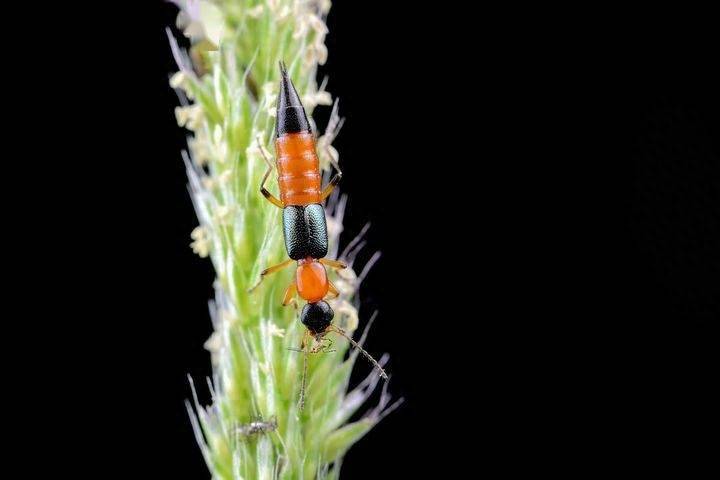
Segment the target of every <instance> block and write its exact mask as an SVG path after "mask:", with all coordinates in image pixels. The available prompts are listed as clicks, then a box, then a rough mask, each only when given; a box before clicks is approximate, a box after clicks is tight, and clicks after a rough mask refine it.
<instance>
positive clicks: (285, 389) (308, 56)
mask: <svg viewBox="0 0 720 480" xmlns="http://www.w3.org/2000/svg"><path fill="white" fill-rule="evenodd" d="M175 3H176V4H177V5H178V6H179V7H180V14H179V15H178V28H179V29H180V30H181V31H182V32H183V34H184V35H185V36H186V37H187V38H188V39H189V42H190V45H191V46H190V49H189V50H188V51H185V50H183V49H182V48H181V47H180V46H179V45H178V42H177V41H176V39H175V38H173V36H172V35H169V38H170V44H171V47H172V52H173V55H174V57H175V60H176V63H177V65H178V68H179V71H178V72H177V73H175V74H174V75H173V76H172V78H171V79H170V84H171V86H172V87H173V88H175V89H176V90H177V92H178V96H179V99H180V106H179V107H177V109H176V117H177V120H178V124H179V125H180V126H181V127H185V128H186V129H188V130H189V131H190V132H191V135H190V136H189V138H188V151H187V152H183V158H184V161H185V165H186V168H187V175H188V180H189V189H190V193H191V196H192V200H193V203H194V205H195V210H196V212H197V216H198V219H199V222H200V225H199V226H198V227H197V228H196V229H195V230H194V231H193V232H192V233H191V239H192V243H191V247H192V249H193V250H194V251H195V252H196V253H197V254H198V255H200V256H202V257H209V258H210V260H211V261H212V264H213V266H214V268H215V271H216V274H217V279H216V281H215V298H214V300H213V301H211V302H210V314H211V319H212V323H213V326H214V333H213V334H212V336H211V337H210V339H209V340H208V341H207V344H206V347H207V348H208V350H209V351H210V352H211V357H212V364H213V379H212V381H209V382H208V388H209V390H210V393H211V405H210V406H202V405H201V404H200V401H199V400H198V397H197V395H196V394H195V388H194V387H193V396H194V405H190V404H189V405H188V409H189V411H190V414H191V420H192V422H193V426H194V429H195V432H196V436H197V440H198V442H199V444H200V448H201V450H202V453H203V456H204V457H205V461H206V462H207V465H208V468H209V469H210V471H211V473H212V475H213V478H217V479H255V478H258V479H274V478H280V479H300V478H305V479H311V478H328V479H333V478H338V477H339V472H340V466H341V464H342V458H343V456H344V454H345V452H346V451H347V449H348V448H350V446H351V445H352V444H353V443H355V442H357V441H358V440H359V439H360V438H361V437H362V436H363V435H364V434H365V433H367V432H368V430H370V429H371V428H372V427H373V426H374V425H375V424H376V423H377V422H378V421H380V419H382V418H383V417H384V415H386V414H387V413H388V412H389V411H391V410H392V408H394V406H396V405H397V402H396V403H395V404H392V405H391V404H390V397H389V395H388V394H387V391H386V390H385V388H386V386H384V387H383V390H382V393H381V395H380V400H379V403H378V404H377V405H376V406H375V407H374V408H371V409H370V410H369V411H367V412H366V413H365V414H364V415H363V416H362V417H361V418H360V419H359V420H357V421H354V422H350V423H349V419H350V418H351V417H352V416H353V415H354V414H355V413H356V412H357V411H358V410H359V409H360V408H361V407H362V405H363V403H364V402H365V401H366V400H367V398H368V397H369V395H370V394H371V393H372V392H373V391H374V390H375V389H376V387H377V386H378V382H379V377H378V375H377V374H376V373H375V372H371V373H370V374H369V375H368V377H367V378H366V379H365V380H364V381H363V382H361V383H360V384H359V385H358V386H357V387H355V388H354V389H353V390H351V391H348V388H349V380H350V373H351V370H352V368H353V365H354V363H355V360H356V359H357V356H358V354H357V352H356V351H352V352H351V353H350V354H349V355H348V356H347V358H345V353H346V352H347V349H348V344H347V342H345V341H342V340H341V341H337V342H335V347H336V349H337V352H336V353H326V354H320V355H313V356H311V358H310V360H309V366H308V383H307V398H306V403H305V409H304V410H302V411H301V410H299V409H298V404H297V402H298V397H299V388H300V375H301V369H302V354H300V353H298V352H296V351H293V350H292V349H291V348H293V347H294V348H297V347H298V346H299V345H300V342H301V338H302V336H303V333H304V326H303V325H302V324H301V323H300V322H299V321H298V320H297V312H296V311H295V310H294V309H293V308H283V307H282V306H281V305H280V301H279V299H280V297H281V295H282V292H283V290H284V288H285V286H287V285H288V284H289V283H290V281H291V279H290V276H289V275H291V272H289V271H288V272H284V273H278V274H276V275H275V276H274V278H273V277H268V278H267V279H266V280H265V281H264V282H263V285H262V287H261V288H259V289H258V290H257V291H256V292H254V293H253V294H252V295H251V294H249V293H248V289H249V288H250V287H251V286H252V285H253V284H254V283H255V281H256V280H257V278H258V276H259V274H260V271H261V270H262V269H263V268H264V267H265V266H267V265H272V264H276V263H279V262H280V261H282V260H284V259H285V258H286V252H285V249H284V244H283V240H282V229H281V215H280V211H279V209H276V208H274V207H273V206H272V205H270V204H269V203H267V202H266V201H265V199H264V198H263V197H262V196H261V195H260V194H259V185H260V181H261V179H262V176H263V173H264V170H265V163H264V160H263V158H262V155H263V154H266V155H269V154H270V150H271V149H270V146H271V140H272V134H273V127H274V116H275V102H276V97H277V89H278V84H279V70H278V68H277V65H278V61H279V60H284V61H285V62H286V63H287V66H288V72H289V73H290V75H291V76H292V78H293V81H294V83H295V86H296V87H297V89H298V92H300V94H301V96H302V99H303V103H304V104H305V107H306V109H307V110H308V113H309V114H310V113H311V112H312V110H313V108H314V107H316V106H318V105H332V97H331V95H330V93H328V92H327V91H325V88H324V87H325V85H324V84H323V85H320V86H319V87H318V85H317V83H316V81H315V78H316V73H317V67H318V65H319V64H323V63H324V62H325V60H326V58H327V48H326V47H325V43H324V40H325V35H326V34H327V26H326V24H325V21H324V19H325V16H326V15H327V13H328V11H329V9H330V2H329V0H317V1H308V0H263V1H249V0H248V1H240V0H215V1H198V0H176V1H175ZM168 32H169V31H168ZM339 127H340V121H339V117H338V112H337V105H335V107H334V108H333V110H332V115H331V119H330V122H329V124H328V128H327V129H326V131H325V133H324V134H323V135H320V136H319V137H318V139H317V143H318V154H319V156H320V160H321V165H322V167H323V169H324V170H326V171H327V170H329V165H330V160H329V158H328V156H330V155H332V156H333V157H335V159H337V158H338V152H337V151H336V150H335V149H334V148H333V147H332V146H331V145H330V144H331V142H332V140H333V139H334V138H335V135H336V134H337V130H338V129H339ZM270 185H271V188H273V187H275V186H274V184H270ZM275 188H276V187H275ZM344 207H345V198H344V197H341V196H339V195H337V194H334V195H333V196H332V197H331V199H330V201H329V202H328V206H327V212H328V219H327V221H328V234H329V237H330V252H329V255H330V256H333V257H336V256H339V257H340V258H343V259H344V260H345V261H347V262H348V263H349V264H350V266H351V268H348V269H345V270H341V271H339V272H338V273H337V274H335V277H334V278H333V279H332V280H333V283H334V284H335V286H336V287H337V289H338V290H339V292H340V296H339V297H338V298H336V299H334V300H331V301H330V304H331V306H332V308H333V310H334V311H335V312H336V317H335V323H336V324H337V325H338V326H339V327H341V328H342V329H344V330H345V331H347V332H348V333H349V334H352V333H353V332H354V331H355V330H356V329H357V327H358V318H359V316H358V300H357V295H356V294H357V290H358V287H359V285H360V283H361V282H362V279H363V278H364V276H365V274H366V273H367V269H368V268H369V267H370V266H371V264H372V263H374V261H375V260H377V255H375V256H373V257H372V259H371V260H370V262H368V265H366V266H365V268H364V269H363V270H362V271H361V273H360V274H359V275H358V274H356V272H355V270H354V269H353V268H352V267H353V263H354V260H355V258H356V255H357V252H358V250H359V249H360V248H362V246H363V242H362V241H361V239H358V240H357V241H354V242H352V243H351V244H350V245H348V246H347V248H346V249H345V250H344V252H342V253H341V254H340V255H338V239H339V236H340V233H341V232H342V218H343V213H344ZM363 234H364V231H363ZM371 323H372V322H371V321H370V322H368V327H369V325H370V324H371ZM366 332H367V329H366V330H365V333H366ZM364 338H365V334H363V335H362V336H361V338H360V340H359V342H360V343H361V344H362V342H363V341H364ZM386 361H387V357H386V356H383V357H381V358H380V364H384V363H385V362H386Z"/></svg>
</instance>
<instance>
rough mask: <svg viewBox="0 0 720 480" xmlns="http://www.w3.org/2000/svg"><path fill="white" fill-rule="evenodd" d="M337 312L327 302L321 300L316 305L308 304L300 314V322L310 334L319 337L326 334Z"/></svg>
mask: <svg viewBox="0 0 720 480" xmlns="http://www.w3.org/2000/svg"><path fill="white" fill-rule="evenodd" d="M334 316H335V312H333V309H332V308H330V305H328V303H327V302H325V301H323V300H320V301H319V302H315V303H306V304H305V306H304V307H303V309H302V312H301V313H300V321H301V322H302V323H303V325H305V326H306V327H307V329H308V330H310V333H311V334H313V335H317V334H318V333H322V332H324V331H325V330H326V329H327V327H329V326H330V322H332V319H333V317H334Z"/></svg>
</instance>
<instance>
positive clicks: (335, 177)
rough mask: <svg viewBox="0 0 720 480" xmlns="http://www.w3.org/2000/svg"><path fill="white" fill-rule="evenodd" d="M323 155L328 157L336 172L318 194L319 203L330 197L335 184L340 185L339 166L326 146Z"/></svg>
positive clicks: (340, 174) (340, 172)
mask: <svg viewBox="0 0 720 480" xmlns="http://www.w3.org/2000/svg"><path fill="white" fill-rule="evenodd" d="M325 154H326V155H327V156H328V160H330V163H331V164H332V166H333V167H334V168H335V170H337V172H335V175H333V177H332V179H331V180H330V183H328V184H327V186H326V187H325V188H324V189H323V191H322V193H321V194H320V201H321V202H322V201H323V200H325V199H326V198H327V197H329V196H330V194H331V193H332V191H333V190H335V187H336V186H337V184H338V183H340V179H342V170H340V165H338V163H337V161H335V157H333V155H332V152H331V151H330V149H329V148H328V147H327V146H326V147H325Z"/></svg>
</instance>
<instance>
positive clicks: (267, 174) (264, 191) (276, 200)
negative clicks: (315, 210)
mask: <svg viewBox="0 0 720 480" xmlns="http://www.w3.org/2000/svg"><path fill="white" fill-rule="evenodd" d="M257 144H258V148H259V149H260V155H262V157H263V159H264V160H265V163H267V166H268V168H267V170H265V175H263V179H262V182H261V183H260V193H262V194H263V196H264V197H265V198H267V199H268V201H269V202H270V203H272V204H273V205H275V206H276V207H278V208H285V205H283V202H282V200H280V199H279V198H277V197H276V196H275V195H273V194H272V193H270V192H269V191H268V189H266V188H265V182H267V179H268V177H270V173H272V171H273V168H274V165H273V164H272V162H271V161H270V159H269V158H268V156H267V155H265V147H263V145H262V142H261V141H260V137H258V138H257Z"/></svg>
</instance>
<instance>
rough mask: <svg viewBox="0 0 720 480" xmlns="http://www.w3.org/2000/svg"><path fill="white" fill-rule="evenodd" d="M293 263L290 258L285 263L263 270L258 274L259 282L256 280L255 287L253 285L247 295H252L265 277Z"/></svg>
mask: <svg viewBox="0 0 720 480" xmlns="http://www.w3.org/2000/svg"><path fill="white" fill-rule="evenodd" d="M294 261H295V260H293V259H292V258H290V259H287V260H285V261H284V262H282V263H278V264H277V265H273V266H272V267H268V268H266V269H265V270H263V271H262V272H260V280H258V282H257V283H256V284H255V285H253V286H252V288H250V290H248V293H252V292H253V290H255V289H256V288H257V287H259V286H260V284H261V283H262V281H263V280H264V279H265V277H266V276H267V275H270V274H272V273H275V272H278V271H280V270H282V269H283V268H285V267H287V266H288V265H290V264H291V263H293V262H294Z"/></svg>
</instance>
